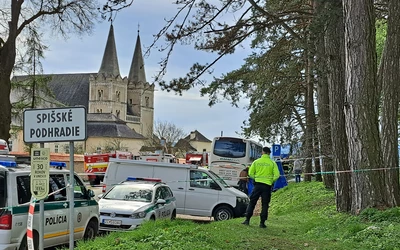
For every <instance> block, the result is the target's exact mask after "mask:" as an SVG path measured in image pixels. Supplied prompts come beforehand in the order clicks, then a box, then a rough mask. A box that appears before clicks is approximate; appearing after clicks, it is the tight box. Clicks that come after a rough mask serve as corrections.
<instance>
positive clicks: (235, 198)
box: [103, 159, 249, 220]
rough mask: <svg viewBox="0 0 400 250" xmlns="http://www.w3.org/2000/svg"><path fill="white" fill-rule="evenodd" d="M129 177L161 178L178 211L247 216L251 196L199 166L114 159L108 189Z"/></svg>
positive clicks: (105, 184) (106, 183) (108, 173)
mask: <svg viewBox="0 0 400 250" xmlns="http://www.w3.org/2000/svg"><path fill="white" fill-rule="evenodd" d="M127 176H137V177H142V178H160V179H161V180H162V181H163V182H164V183H166V184H168V186H169V187H170V188H171V190H172V192H173V193H174V196H175V197H176V211H177V213H178V214H186V215H195V216H208V217H211V216H212V217H214V219H215V220H228V219H231V218H235V217H241V216H244V213H245V210H246V207H247V204H248V203H249V198H248V197H247V195H246V194H245V193H243V192H241V191H239V190H237V189H235V188H233V187H231V186H229V185H227V184H226V183H225V182H224V181H223V180H222V179H221V178H220V177H219V176H217V175H216V174H215V173H214V172H212V171H210V170H208V169H206V168H203V167H198V166H195V165H188V164H174V163H164V162H146V161H135V160H122V159H110V162H109V164H108V168H107V171H106V174H105V177H104V181H103V191H104V192H108V190H110V189H111V188H112V187H113V186H114V185H116V184H118V183H119V182H121V181H123V180H125V179H126V177H127Z"/></svg>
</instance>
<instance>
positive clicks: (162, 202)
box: [156, 199, 167, 205]
mask: <svg viewBox="0 0 400 250" xmlns="http://www.w3.org/2000/svg"><path fill="white" fill-rule="evenodd" d="M165 203H167V202H166V201H165V200H164V199H158V200H157V202H156V204H160V205H164V204H165Z"/></svg>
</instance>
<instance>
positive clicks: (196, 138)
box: [183, 130, 211, 142]
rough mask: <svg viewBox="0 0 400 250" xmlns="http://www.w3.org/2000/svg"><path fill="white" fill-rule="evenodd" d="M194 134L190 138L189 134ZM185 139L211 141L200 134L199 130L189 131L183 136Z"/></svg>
mask: <svg viewBox="0 0 400 250" xmlns="http://www.w3.org/2000/svg"><path fill="white" fill-rule="evenodd" d="M192 134H194V138H193V139H191V137H192V136H191V135H192ZM183 139H185V140H187V141H198V142H211V141H210V140H209V139H207V137H205V136H204V135H203V134H201V133H200V132H199V131H197V130H195V131H192V132H190V134H189V135H188V136H186V137H185V138H183Z"/></svg>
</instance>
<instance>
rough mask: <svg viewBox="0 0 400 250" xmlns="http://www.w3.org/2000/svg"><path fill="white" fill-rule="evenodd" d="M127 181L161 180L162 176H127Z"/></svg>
mask: <svg viewBox="0 0 400 250" xmlns="http://www.w3.org/2000/svg"><path fill="white" fill-rule="evenodd" d="M126 180H127V181H152V182H161V179H160V178H140V177H131V176H129V177H128V178H126Z"/></svg>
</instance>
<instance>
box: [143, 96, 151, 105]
mask: <svg viewBox="0 0 400 250" xmlns="http://www.w3.org/2000/svg"><path fill="white" fill-rule="evenodd" d="M144 99H145V102H146V107H149V105H150V100H149V99H150V98H149V97H148V96H146V97H145V98H144Z"/></svg>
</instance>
